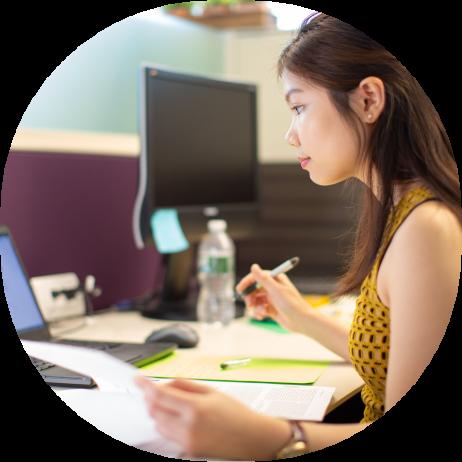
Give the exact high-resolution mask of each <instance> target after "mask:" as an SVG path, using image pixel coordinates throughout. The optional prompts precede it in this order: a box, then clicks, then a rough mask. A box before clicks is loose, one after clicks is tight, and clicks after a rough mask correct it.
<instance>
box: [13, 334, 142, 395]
mask: <svg viewBox="0 0 462 462" xmlns="http://www.w3.org/2000/svg"><path fill="white" fill-rule="evenodd" d="M21 343H22V345H23V347H24V349H25V350H26V352H27V354H28V355H29V356H33V357H35V358H38V359H41V360H43V361H48V362H50V363H53V364H56V365H58V366H61V367H64V368H66V369H70V370H71V371H74V372H78V373H79V374H83V375H87V376H89V377H91V378H92V379H93V380H94V381H95V382H96V384H97V385H98V387H99V389H100V390H101V391H118V392H126V393H130V394H133V395H139V396H142V394H143V392H142V391H141V389H140V388H139V387H137V386H136V385H135V383H134V381H133V379H134V378H135V376H137V375H139V370H138V369H137V368H136V367H134V366H132V365H130V364H128V363H124V362H123V361H120V360H119V359H117V358H115V357H113V356H111V355H109V354H107V353H105V352H104V351H100V350H92V349H90V348H84V347H79V346H73V345H60V344H57V343H51V342H36V341H32V340H21Z"/></svg>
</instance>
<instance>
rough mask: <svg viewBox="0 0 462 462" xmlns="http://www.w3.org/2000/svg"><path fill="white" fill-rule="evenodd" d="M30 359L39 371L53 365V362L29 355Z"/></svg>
mask: <svg viewBox="0 0 462 462" xmlns="http://www.w3.org/2000/svg"><path fill="white" fill-rule="evenodd" d="M29 358H30V360H31V361H32V364H33V365H34V366H35V368H36V369H37V370H38V371H39V372H42V371H46V370H47V369H50V367H54V366H55V365H54V364H51V363H48V362H46V361H42V360H41V359H38V358H34V357H32V356H29Z"/></svg>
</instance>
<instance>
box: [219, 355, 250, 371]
mask: <svg viewBox="0 0 462 462" xmlns="http://www.w3.org/2000/svg"><path fill="white" fill-rule="evenodd" d="M251 361H252V359H251V358H242V359H230V360H229V361H225V362H223V363H221V364H220V367H221V368H222V369H231V368H233V367H240V366H247V364H249V363H250V362H251Z"/></svg>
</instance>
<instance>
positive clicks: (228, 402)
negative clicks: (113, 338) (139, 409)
mask: <svg viewBox="0 0 462 462" xmlns="http://www.w3.org/2000/svg"><path fill="white" fill-rule="evenodd" d="M135 383H136V384H137V385H138V386H139V387H140V388H141V389H142V390H143V392H144V395H145V400H146V403H147V406H148V411H149V414H150V416H151V417H152V418H153V419H154V420H155V422H156V426H157V430H158V432H159V433H160V434H161V435H162V436H164V437H165V438H167V439H169V440H172V441H175V442H176V443H177V444H179V445H180V446H181V448H182V449H183V450H184V452H185V455H186V456H187V457H216V458H223V459H231V460H237V459H243V460H272V458H273V456H274V454H276V452H277V451H278V450H279V449H280V448H281V447H283V446H284V444H285V443H287V441H288V440H289V439H290V429H289V426H288V425H287V423H286V422H284V421H283V420H279V419H274V418H271V417H267V416H263V415H261V414H257V413H256V412H254V411H252V410H251V409H249V408H247V407H246V406H244V405H243V404H241V403H240V402H239V401H236V400H234V399H233V398H231V397H229V396H227V395H225V394H223V393H220V392H219V391H217V390H215V389H213V388H210V387H206V386H204V385H202V384H199V383H197V382H194V381H186V380H174V381H172V382H169V383H167V384H162V385H155V384H153V383H152V382H150V381H149V380H147V379H146V378H144V377H142V376H138V377H137V378H136V379H135Z"/></svg>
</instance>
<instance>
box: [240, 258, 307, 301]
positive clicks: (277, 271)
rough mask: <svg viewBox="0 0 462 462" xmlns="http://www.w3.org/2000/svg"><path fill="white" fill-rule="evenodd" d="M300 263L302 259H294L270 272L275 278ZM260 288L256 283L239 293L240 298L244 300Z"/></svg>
mask: <svg viewBox="0 0 462 462" xmlns="http://www.w3.org/2000/svg"><path fill="white" fill-rule="evenodd" d="M299 261H300V258H298V257H293V258H290V259H289V260H286V261H285V262H284V263H281V264H280V265H279V266H276V268H274V269H272V270H271V271H270V276H271V277H273V278H274V277H275V276H277V275H278V274H281V273H287V272H288V271H290V270H291V269H292V268H295V267H296V266H297V265H298V263H299ZM259 287H260V285H259V284H258V283H257V282H254V283H253V284H251V285H250V286H249V287H246V288H245V289H244V290H243V291H242V292H239V293H238V294H237V295H238V297H240V298H244V297H245V296H246V295H249V294H251V293H252V292H253V291H254V290H257V289H258V288H259Z"/></svg>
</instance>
